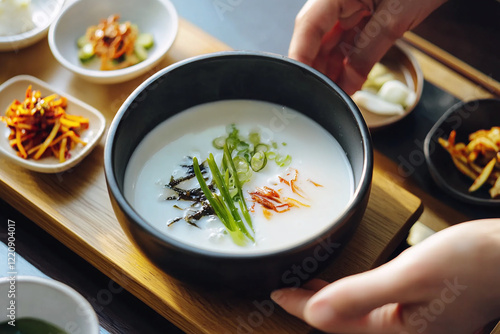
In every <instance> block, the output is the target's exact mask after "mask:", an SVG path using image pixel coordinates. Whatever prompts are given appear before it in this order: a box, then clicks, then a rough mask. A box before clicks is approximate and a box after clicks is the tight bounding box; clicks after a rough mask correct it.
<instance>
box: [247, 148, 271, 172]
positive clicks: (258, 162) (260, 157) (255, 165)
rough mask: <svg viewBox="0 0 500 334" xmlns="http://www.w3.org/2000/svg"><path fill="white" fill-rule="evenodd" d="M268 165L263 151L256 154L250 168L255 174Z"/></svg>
mask: <svg viewBox="0 0 500 334" xmlns="http://www.w3.org/2000/svg"><path fill="white" fill-rule="evenodd" d="M266 164H267V157H266V154H265V153H264V152H262V151H259V152H257V153H255V154H254V155H253V156H252V159H251V160H250V167H252V170H253V171H254V172H258V171H260V170H262V168H264V167H265V166H266Z"/></svg>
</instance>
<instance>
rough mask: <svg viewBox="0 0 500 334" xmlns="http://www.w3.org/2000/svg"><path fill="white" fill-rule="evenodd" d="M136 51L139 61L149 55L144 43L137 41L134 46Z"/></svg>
mask: <svg viewBox="0 0 500 334" xmlns="http://www.w3.org/2000/svg"><path fill="white" fill-rule="evenodd" d="M134 53H135V55H136V56H137V59H139V61H143V60H145V59H146V58H147V57H148V51H147V50H146V49H145V48H144V47H143V46H142V45H139V44H137V43H136V44H135V46H134Z"/></svg>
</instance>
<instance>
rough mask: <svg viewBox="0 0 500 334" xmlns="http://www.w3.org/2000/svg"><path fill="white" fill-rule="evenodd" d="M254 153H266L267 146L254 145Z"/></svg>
mask: <svg viewBox="0 0 500 334" xmlns="http://www.w3.org/2000/svg"><path fill="white" fill-rule="evenodd" d="M253 151H254V153H257V152H267V151H269V145H266V144H262V143H260V144H258V145H255V148H254V150H253Z"/></svg>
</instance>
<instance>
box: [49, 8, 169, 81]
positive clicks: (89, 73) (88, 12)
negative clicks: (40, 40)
mask: <svg viewBox="0 0 500 334" xmlns="http://www.w3.org/2000/svg"><path fill="white" fill-rule="evenodd" d="M114 14H117V15H120V22H125V21H130V23H132V24H136V25H137V26H138V28H139V31H140V32H141V33H149V34H152V35H153V39H154V46H153V47H152V48H151V49H150V50H148V51H149V52H148V56H147V58H146V59H145V60H144V61H142V62H140V63H138V64H136V65H133V66H130V67H126V68H122V69H117V70H111V71H101V70H99V69H98V68H95V67H93V66H87V65H85V64H82V63H81V61H80V59H79V57H78V46H77V40H78V38H79V37H81V36H83V35H85V32H86V30H87V28H88V27H90V26H93V25H97V24H98V23H99V22H100V21H101V20H102V19H106V18H107V17H108V16H110V15H114ZM177 30H178V16H177V12H176V10H175V7H174V6H173V5H172V3H171V2H170V1H169V0H141V1H139V0H133V1H132V0H130V1H121V0H107V1H102V0H79V1H76V2H74V3H72V4H70V5H69V6H68V7H66V8H65V9H64V10H63V11H62V12H61V15H60V16H59V17H58V18H57V19H56V21H55V22H54V24H52V26H51V27H50V30H49V37H48V38H49V46H50V49H51V51H52V53H53V54H54V57H55V58H56V59H57V61H58V62H59V63H61V65H63V66H64V67H66V68H67V69H68V70H70V71H72V72H73V73H75V74H76V75H78V76H80V77H82V78H84V79H86V80H88V81H90V82H95V83H102V84H111V83H118V82H123V81H127V80H131V79H133V78H135V77H137V76H139V75H141V74H145V73H146V72H147V71H149V70H151V69H152V68H153V67H154V66H155V65H157V64H158V63H159V62H160V61H161V60H162V59H163V57H164V56H165V54H166V53H167V51H168V50H169V49H170V47H171V46H172V44H173V42H174V40H175V37H176V35H177Z"/></svg>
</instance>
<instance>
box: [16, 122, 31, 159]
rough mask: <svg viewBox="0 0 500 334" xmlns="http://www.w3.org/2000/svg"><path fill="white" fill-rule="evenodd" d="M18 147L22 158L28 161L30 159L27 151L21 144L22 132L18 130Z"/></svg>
mask: <svg viewBox="0 0 500 334" xmlns="http://www.w3.org/2000/svg"><path fill="white" fill-rule="evenodd" d="M16 146H17V149H18V150H19V154H20V155H21V157H22V158H24V159H26V158H27V157H28V154H27V153H26V150H25V149H24V147H23V143H22V142H21V130H19V129H17V131H16Z"/></svg>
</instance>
